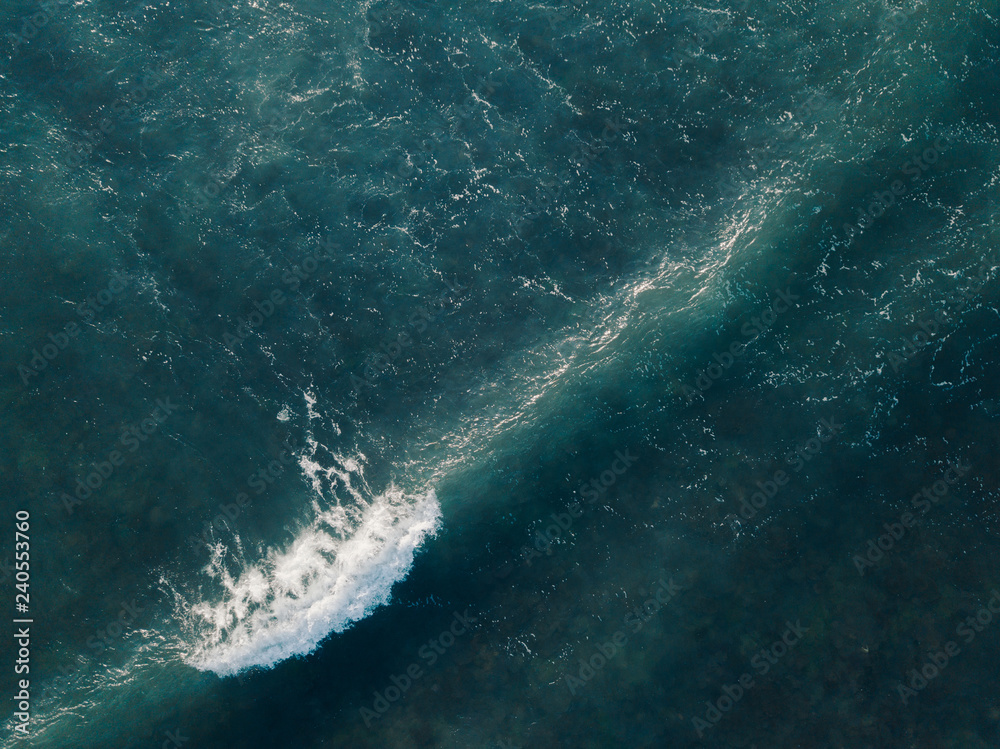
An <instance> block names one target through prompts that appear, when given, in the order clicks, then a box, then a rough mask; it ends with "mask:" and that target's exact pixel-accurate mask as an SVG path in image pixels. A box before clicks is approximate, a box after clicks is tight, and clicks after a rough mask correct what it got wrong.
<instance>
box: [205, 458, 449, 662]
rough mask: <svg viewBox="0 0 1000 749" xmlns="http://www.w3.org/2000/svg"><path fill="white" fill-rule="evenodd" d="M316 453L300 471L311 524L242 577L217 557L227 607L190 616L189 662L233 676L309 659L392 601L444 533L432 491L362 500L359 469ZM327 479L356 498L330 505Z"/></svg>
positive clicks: (213, 570)
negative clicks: (326, 461) (307, 488)
mask: <svg viewBox="0 0 1000 749" xmlns="http://www.w3.org/2000/svg"><path fill="white" fill-rule="evenodd" d="M310 447H311V448H312V453H313V455H312V456H311V457H308V458H307V457H305V456H303V457H302V458H301V459H300V466H301V467H302V468H303V470H304V472H305V473H306V474H307V475H308V476H309V478H310V479H311V480H312V483H313V487H314V489H316V490H317V493H318V495H319V498H318V499H316V500H315V501H314V502H313V511H314V519H313V521H312V522H311V523H310V524H309V525H308V526H307V527H306V528H304V529H303V530H302V531H300V532H299V533H298V535H297V536H296V538H295V540H294V541H293V542H292V543H291V544H290V545H289V546H288V547H287V548H285V549H283V550H272V551H271V552H269V553H268V554H267V556H266V557H265V558H264V559H263V560H262V561H259V562H257V563H253V564H246V565H243V566H242V570H241V571H239V573H238V574H237V575H236V576H233V575H231V574H230V573H229V572H228V571H227V569H226V568H225V566H224V565H223V561H222V556H223V555H222V553H221V552H220V553H218V554H217V555H216V556H215V557H214V558H213V560H212V562H210V564H209V566H208V568H207V571H208V572H209V574H210V575H212V576H213V577H215V578H216V579H217V580H218V581H219V582H220V583H221V585H222V587H223V594H222V596H221V600H217V601H215V602H212V601H208V600H205V601H201V602H199V603H196V604H194V605H192V606H190V607H189V608H187V612H186V613H187V617H188V620H189V622H190V624H191V625H192V626H193V627H194V629H195V631H196V632H197V633H198V635H199V640H200V642H199V644H198V645H197V646H196V647H195V649H194V650H193V651H192V652H190V653H189V654H188V656H187V658H186V660H187V662H188V663H190V664H191V665H193V666H195V667H196V668H198V669H201V670H208V671H214V672H215V673H217V674H220V675H232V674H235V673H237V672H239V671H241V670H243V669H247V668H251V667H253V666H263V667H265V668H268V667H271V666H274V665H275V664H277V663H279V662H280V661H282V660H285V659H286V658H290V657H292V656H298V655H305V654H307V653H310V652H312V651H313V650H314V649H315V648H316V646H317V645H318V644H319V643H320V642H321V641H322V640H323V639H324V638H326V637H327V636H328V635H329V634H331V633H334V632H342V631H343V630H344V629H346V628H347V627H348V626H350V625H351V624H352V623H353V622H356V621H358V620H360V619H363V618H364V617H365V616H367V615H368V614H370V613H371V612H372V611H373V610H374V609H376V608H377V607H379V606H382V605H384V604H386V603H388V602H389V598H390V593H391V589H392V586H393V584H394V583H396V582H397V581H399V580H401V579H402V578H404V577H405V576H406V574H407V573H408V572H409V570H410V568H411V566H412V564H413V559H414V555H415V553H416V551H417V549H418V548H419V547H420V545H421V544H422V543H423V542H424V540H425V539H427V538H429V537H432V536H433V535H434V534H435V533H436V532H437V530H438V528H439V527H440V522H441V509H440V505H439V504H438V501H437V498H436V496H435V494H434V492H433V490H432V491H429V492H428V493H426V494H423V495H407V494H406V493H404V492H403V491H402V490H400V489H398V488H396V487H392V486H391V487H390V488H389V489H388V490H386V491H385V492H384V493H383V494H381V495H379V496H377V497H375V498H374V499H373V500H371V501H364V500H363V499H360V497H359V492H358V491H357V490H356V489H354V488H353V487H351V484H350V477H351V474H352V473H353V472H354V471H352V470H351V469H355V470H357V463H356V462H355V461H343V460H339V461H338V463H340V466H342V467H340V468H332V469H323V468H321V467H320V466H319V464H318V463H317V462H316V461H315V452H316V447H317V446H316V444H315V443H314V442H310ZM345 464H346V465H345ZM323 479H328V480H329V481H330V482H331V483H332V484H336V485H339V486H340V487H342V488H343V487H346V488H347V489H348V492H349V493H350V495H351V498H350V500H349V501H347V502H345V504H344V505H342V504H341V503H340V502H330V501H328V500H327V499H326V498H325V496H324V495H326V494H328V491H326V488H327V487H326V486H324V484H325V483H326V482H325V481H324V480H323ZM220 548H221V547H220Z"/></svg>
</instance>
